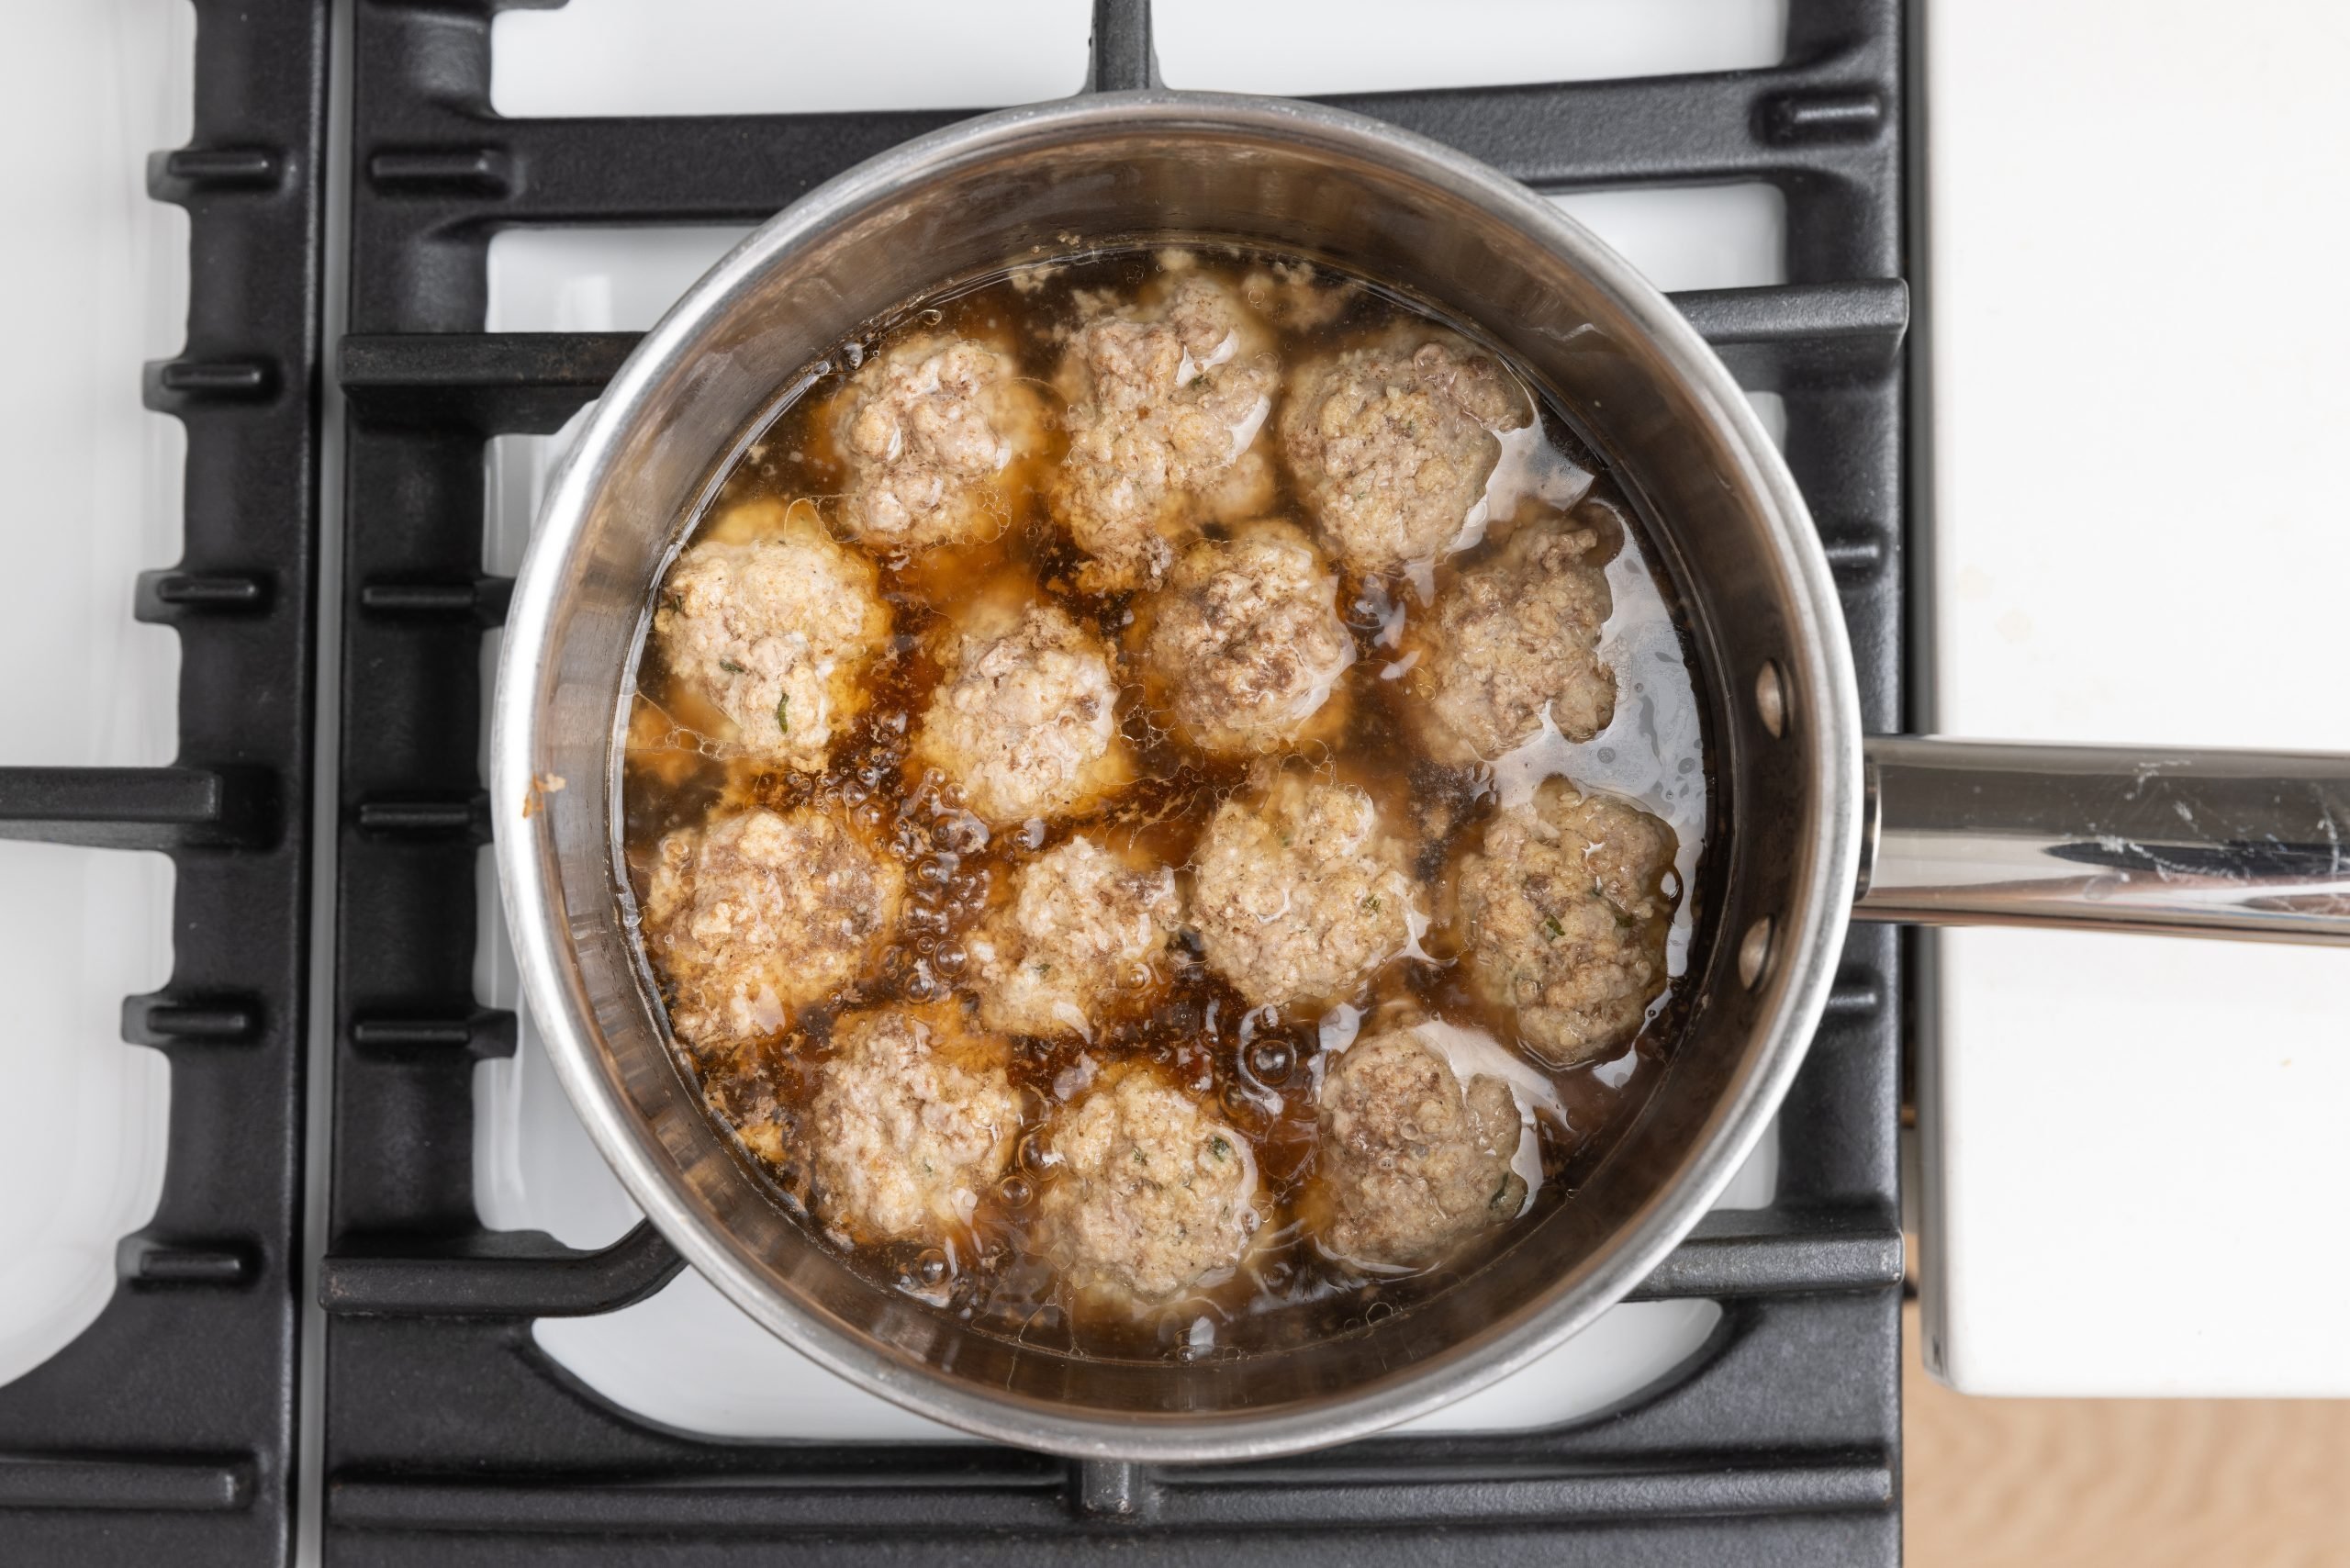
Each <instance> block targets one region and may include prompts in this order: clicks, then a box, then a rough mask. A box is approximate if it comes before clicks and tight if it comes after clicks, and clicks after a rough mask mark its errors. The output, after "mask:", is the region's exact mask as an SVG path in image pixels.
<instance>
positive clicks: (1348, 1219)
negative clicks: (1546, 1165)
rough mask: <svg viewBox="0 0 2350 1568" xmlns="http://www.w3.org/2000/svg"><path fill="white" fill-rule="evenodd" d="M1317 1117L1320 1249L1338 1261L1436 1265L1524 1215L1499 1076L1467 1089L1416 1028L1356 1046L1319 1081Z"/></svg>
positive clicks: (1514, 1134)
mask: <svg viewBox="0 0 2350 1568" xmlns="http://www.w3.org/2000/svg"><path fill="white" fill-rule="evenodd" d="M1321 1110H1322V1116H1321V1123H1322V1138H1321V1143H1320V1146H1319V1151H1318V1153H1317V1154H1316V1156H1315V1159H1316V1162H1317V1165H1318V1167H1319V1170H1320V1173H1321V1175H1320V1180H1321V1182H1322V1187H1323V1196H1324V1199H1325V1201H1326V1203H1327V1204H1329V1218H1328V1219H1327V1220H1326V1222H1325V1225H1324V1227H1323V1230H1322V1245H1323V1246H1324V1248H1325V1249H1327V1250H1328V1251H1329V1252H1330V1253H1331V1254H1332V1255H1333V1256H1335V1257H1337V1258H1341V1259H1344V1260H1348V1261H1349V1262H1354V1263H1359V1264H1365V1265H1368V1266H1371V1267H1372V1268H1409V1267H1413V1266H1416V1265H1420V1264H1426V1263H1430V1262H1434V1261H1435V1260H1437V1259H1438V1258H1439V1257H1441V1256H1442V1255H1443V1254H1444V1253H1446V1252H1448V1251H1449V1250H1451V1249H1453V1248H1454V1247H1457V1246H1458V1245H1460V1243H1461V1242H1462V1241H1465V1240H1466V1239H1468V1238H1470V1237H1472V1236H1473V1235H1475V1234H1476V1233H1477V1232H1479V1231H1481V1230H1484V1229H1487V1228H1489V1227H1490V1226H1496V1225H1500V1224H1502V1223H1503V1222H1505V1221H1507V1220H1512V1219H1515V1218H1516V1217H1517V1215H1518V1213H1519V1211H1520V1210H1521V1209H1522V1208H1523V1207H1524V1206H1525V1203H1526V1181H1525V1178H1523V1177H1521V1176H1520V1175H1519V1174H1518V1173H1517V1172H1516V1170H1513V1169H1512V1168H1511V1165H1512V1161H1513V1160H1514V1159H1516V1156H1517V1149H1518V1143H1519V1140H1520V1137H1521V1136H1522V1134H1523V1132H1524V1130H1525V1127H1524V1117H1523V1116H1522V1114H1520V1112H1519V1110H1518V1104H1517V1097H1516V1094H1514V1093H1513V1092H1511V1090H1510V1086H1509V1085H1508V1084H1507V1083H1506V1082H1505V1081H1502V1080H1501V1079H1498V1078H1491V1077H1486V1076H1483V1075H1478V1076H1474V1077H1472V1078H1471V1079H1470V1080H1469V1081H1468V1083H1467V1084H1466V1085H1463V1084H1462V1083H1461V1081H1460V1079H1459V1078H1457V1077H1455V1076H1454V1074H1453V1070H1452V1066H1451V1064H1450V1063H1449V1062H1448V1061H1447V1060H1446V1059H1445V1058H1444V1056H1443V1055H1442V1054H1441V1053H1440V1052H1438V1050H1436V1049H1435V1048H1434V1047H1431V1046H1430V1045H1428V1044H1427V1042H1426V1041H1424V1040H1422V1039H1421V1037H1420V1036H1419V1035H1418V1034H1416V1032H1414V1031H1413V1030H1411V1029H1396V1030H1393V1031H1392V1032H1389V1033H1384V1034H1379V1035H1374V1036H1371V1037H1369V1038H1367V1039H1361V1040H1358V1041H1356V1042H1355V1043H1354V1044H1353V1045H1352V1046H1349V1047H1348V1048H1347V1049H1346V1051H1345V1052H1344V1053H1342V1054H1341V1055H1340V1056H1339V1058H1338V1059H1337V1065H1336V1066H1334V1067H1332V1068H1331V1069H1330V1070H1329V1073H1328V1075H1327V1076H1326V1077H1325V1078H1324V1079H1323V1081H1322V1095H1321Z"/></svg>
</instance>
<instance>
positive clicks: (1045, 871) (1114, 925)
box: [969, 838, 1181, 1039]
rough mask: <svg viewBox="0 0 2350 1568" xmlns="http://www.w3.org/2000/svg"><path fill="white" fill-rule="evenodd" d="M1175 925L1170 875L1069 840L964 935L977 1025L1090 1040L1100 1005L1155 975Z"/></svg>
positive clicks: (1033, 865) (1139, 989)
mask: <svg viewBox="0 0 2350 1568" xmlns="http://www.w3.org/2000/svg"><path fill="white" fill-rule="evenodd" d="M1179 924H1181V904H1180V901H1178V899H1177V898H1176V896H1175V873H1174V872H1173V871H1171V870H1169V869H1168V868H1166V867H1164V866H1158V865H1143V866H1137V865H1134V864H1130V863H1129V862H1127V861H1125V860H1123V859H1121V858H1119V857H1117V856H1114V855H1113V854H1111V853H1110V852H1109V851H1107V850H1105V849H1102V848H1101V847H1100V846H1097V845H1095V844H1094V843H1093V842H1092V840H1091V839H1087V838H1072V839H1070V840H1069V842H1068V843H1067V844H1064V845H1062V846H1060V847H1058V848H1057V849H1054V850H1051V851H1049V852H1048V853H1046V854H1045V855H1042V856H1040V857H1037V858H1036V859H1035V860H1033V861H1031V862H1030V863H1029V864H1028V865H1026V866H1024V867H1023V868H1021V869H1020V872H1019V874H1018V876H1017V877H1016V878H1015V879H1013V891H1012V902H1010V903H1008V904H1006V905H1005V906H1004V907H1003V908H1002V909H1000V910H998V911H997V912H996V913H994V914H993V915H992V916H991V917H990V919H989V920H988V922H987V924H984V925H982V926H981V927H980V928H979V931H978V932H976V933H974V934H973V935H972V936H971V938H970V942H969V948H970V955H971V964H972V969H973V974H974V978H975V979H976V980H977V981H978V986H979V1018H980V1021H981V1022H983V1023H984V1024H986V1025H987V1026H988V1027H989V1028H990V1029H1002V1030H1004V1031H1005V1032H1007V1033H1010V1034H1015V1035H1041V1036H1054V1035H1078V1036H1084V1037H1086V1038H1088V1039H1091V1037H1092V1035H1093V1022H1094V1020H1095V1019H1096V1018H1097V1017H1098V1016H1099V1015H1100V1014H1101V1013H1102V1009H1103V1007H1104V1004H1105V1003H1107V1002H1109V1001H1110V1000H1111V999H1113V997H1115V996H1117V995H1119V994H1120V993H1124V994H1125V995H1126V996H1128V997H1133V996H1136V995H1139V994H1141V993H1143V992H1144V991H1147V990H1148V989H1150V988H1151V987H1153V986H1154V985H1156V984H1157V983H1158V981H1159V980H1162V979H1163V978H1164V974H1163V970H1161V969H1159V968H1158V959H1159V958H1160V956H1161V955H1162V954H1163V953H1164V952H1165V951H1166V947H1167V944H1168V942H1169V939H1170V938H1171V937H1172V936H1173V935H1174V934H1175V930H1176V928H1177V926H1178V925H1179Z"/></svg>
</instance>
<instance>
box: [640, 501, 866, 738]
mask: <svg viewBox="0 0 2350 1568" xmlns="http://www.w3.org/2000/svg"><path fill="white" fill-rule="evenodd" d="M762 510H766V509H762ZM772 527H773V529H774V532H770V533H768V534H767V536H765V537H761V538H755V539H750V540H745V541H742V542H739V543H722V542H720V541H718V540H714V539H708V540H704V541H702V542H701V543H698V544H696V545H694V546H693V547H692V548H690V549H688V551H686V553H685V554H682V555H680V556H679V557H678V558H677V566H675V567H674V568H673V569H672V570H671V571H670V574H669V578H668V581H667V582H666V584H664V585H663V588H662V590H661V604H660V608H659V609H658V610H655V612H654V617H653V633H654V635H655V638H656V639H658V640H659V643H660V644H661V651H662V654H663V655H664V656H665V657H666V659H667V660H668V664H669V669H670V671H671V673H672V674H673V675H675V676H676V678H677V679H678V680H680V681H683V682H684V683H685V684H687V685H688V686H689V687H691V688H692V689H694V690H696V691H698V692H699V693H700V694H701V695H702V696H704V697H706V698H708V699H709V700H711V701H712V702H714V703H716V704H717V705H718V707H719V708H720V709H721V710H722V711H723V712H724V713H725V715H726V716H727V718H729V719H730V720H732V721H733V724H734V733H735V739H736V741H737V743H738V744H739V745H741V746H742V748H743V749H744V750H745V751H747V752H750V753H752V754H754V755H756V756H770V757H774V758H777V759H778V760H779V761H782V762H784V763H786V764H788V765H789V766H790V767H794V768H797V769H799V770H800V772H803V773H815V772H821V771H822V768H823V767H824V764H825V760H826V757H827V756H828V754H829V752H830V750H831V747H832V743H833V739H834V735H835V734H837V733H838V731H839V729H840V727H841V725H842V724H843V723H845V722H846V721H847V720H849V719H851V718H853V717H854V716H855V715H856V711H858V709H860V708H861V707H862V706H863V705H864V693H863V691H862V690H861V689H860V688H859V686H858V677H860V676H861V675H862V674H863V673H864V671H865V669H866V667H867V666H868V665H869V664H870V663H871V662H872V660H873V657H874V655H876V654H878V652H879V651H880V649H881V647H882V645H883V643H884V641H885V640H886V639H887V638H888V636H889V634H890V611H889V609H888V607H887V606H885V605H884V604H883V603H882V602H881V599H880V596H879V594H878V592H877V591H876V588H875V573H874V567H873V565H872V563H871V562H869V561H867V560H865V559H863V558H862V557H860V556H858V555H857V554H855V553H854V552H852V551H849V550H845V549H843V548H842V547H841V546H840V545H838V544H836V543H834V542H833V541H832V539H831V538H830V537H828V536H827V535H826V534H825V532H824V531H823V528H822V525H821V524H819V523H818V522H817V521H815V518H814V516H813V514H812V512H811V510H810V509H808V508H806V507H799V508H795V509H793V510H791V511H789V512H784V513H782V514H781V516H780V517H779V518H778V520H777V521H775V522H774V523H773V524H772Z"/></svg>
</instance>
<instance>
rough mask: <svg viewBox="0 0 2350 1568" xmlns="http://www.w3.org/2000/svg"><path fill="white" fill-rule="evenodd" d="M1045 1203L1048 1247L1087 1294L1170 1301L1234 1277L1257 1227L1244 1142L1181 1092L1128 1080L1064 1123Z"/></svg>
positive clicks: (1132, 1076)
mask: <svg viewBox="0 0 2350 1568" xmlns="http://www.w3.org/2000/svg"><path fill="white" fill-rule="evenodd" d="M1051 1151H1052V1154H1053V1155H1054V1157H1055V1158H1056V1159H1057V1163H1058V1165H1059V1167H1060V1170H1059V1174H1058V1177H1057V1180H1055V1181H1054V1182H1051V1183H1050V1184H1049V1185H1048V1186H1046V1189H1045V1192H1044V1195H1043V1197H1042V1198H1041V1199H1040V1200H1039V1201H1038V1202H1039V1210H1040V1217H1041V1219H1042V1221H1043V1225H1044V1231H1045V1238H1046V1249H1047V1251H1048V1253H1049V1255H1050V1256H1051V1258H1052V1260H1053V1261H1054V1262H1055V1263H1056V1264H1057V1266H1058V1267H1059V1268H1060V1270H1061V1271H1062V1273H1063V1275H1064V1277H1066V1278H1067V1279H1068V1280H1069V1282H1070V1283H1071V1284H1073V1285H1075V1286H1077V1287H1078V1288H1079V1289H1080V1290H1101V1289H1109V1290H1113V1291H1118V1292H1123V1293H1125V1294H1127V1295H1129V1296H1131V1297H1134V1298H1136V1300H1137V1302H1139V1303H1149V1302H1157V1301H1163V1300H1165V1299H1166V1298H1168V1297H1169V1296H1172V1295H1175V1294H1179V1293H1181V1292H1182V1291H1186V1290H1189V1289H1192V1288H1193V1287H1195V1286H1199V1285H1206V1284H1214V1283H1215V1282H1218V1281H1219V1280H1221V1279H1223V1278H1225V1277H1226V1276H1227V1275H1228V1274H1229V1273H1230V1271H1232V1269H1233V1268H1234V1267H1235V1266H1236V1265H1237V1263H1238V1262H1239V1261H1240V1260H1241V1258H1242V1257H1243V1256H1244V1255H1245V1254H1246V1253H1247V1251H1248V1244H1249V1241H1250V1239H1251V1238H1253V1237H1254V1236H1255V1234H1256V1231H1257V1226H1258V1222H1259V1215H1258V1212H1257V1208H1256V1197H1257V1166H1256V1160H1255V1159H1254V1157H1253V1156H1252V1155H1251V1154H1250V1152H1249V1148H1248V1142H1247V1141H1246V1140H1245V1139H1243V1138H1242V1137H1240V1135H1239V1134H1237V1133H1236V1132H1234V1131H1233V1130H1232V1129H1231V1128H1229V1127H1227V1126H1224V1125H1222V1124H1221V1123H1219V1122H1217V1121H1216V1120H1215V1119H1214V1117H1213V1116H1211V1115H1209V1114H1207V1112H1206V1111H1205V1110H1204V1109H1203V1108H1202V1107H1201V1105H1200V1103H1198V1102H1197V1101H1195V1100H1193V1099H1192V1097H1191V1096H1190V1095H1188V1094H1186V1093H1184V1092H1182V1091H1181V1090H1180V1089H1177V1088H1174V1087H1173V1086H1171V1085H1169V1084H1168V1083H1165V1082H1163V1081H1160V1080H1159V1079H1158V1078H1157V1077H1155V1076H1153V1075H1152V1074H1151V1073H1150V1072H1149V1071H1148V1070H1140V1069H1136V1070H1128V1071H1126V1072H1125V1073H1123V1074H1121V1075H1120V1076H1119V1077H1118V1078H1117V1079H1116V1081H1114V1082H1112V1083H1110V1084H1109V1085H1107V1086H1105V1087H1102V1088H1099V1089H1096V1090H1095V1091H1094V1092H1092V1093H1091V1094H1089V1095H1088V1096H1086V1098H1085V1099H1084V1100H1082V1101H1080V1103H1078V1104H1077V1105H1076V1106H1075V1107H1074V1108H1072V1109H1070V1110H1069V1111H1067V1112H1065V1113H1064V1114H1063V1115H1062V1118H1061V1120H1060V1122H1059V1124H1058V1126H1056V1127H1055V1128H1054V1129H1053V1132H1052V1135H1051Z"/></svg>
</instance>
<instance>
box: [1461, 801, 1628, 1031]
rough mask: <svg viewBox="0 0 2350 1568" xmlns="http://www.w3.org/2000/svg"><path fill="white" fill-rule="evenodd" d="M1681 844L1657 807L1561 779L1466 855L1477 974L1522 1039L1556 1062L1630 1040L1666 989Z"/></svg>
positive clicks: (1465, 889)
mask: <svg viewBox="0 0 2350 1568" xmlns="http://www.w3.org/2000/svg"><path fill="white" fill-rule="evenodd" d="M1672 864H1673V830H1672V829H1670V828H1668V827H1667V826H1665V824H1664V823H1662V822H1660V821H1658V820H1657V819H1656V818H1655V817H1652V816H1651V815H1650V814H1649V813H1648V812H1643V811H1641V810H1639V808H1638V807H1636V806H1629V805H1626V804H1624V803H1623V802H1622V801H1613V800H1608V799H1606V798H1605V797H1603V796H1598V795H1586V794H1584V793H1583V792H1582V791H1581V790H1577V789H1576V788H1575V787H1574V786H1573V785H1572V784H1570V783H1568V782H1567V781H1566V780H1565V779H1563V778H1551V779H1549V780H1546V781H1545V782H1544V783H1543V785H1542V787H1541V788H1540V789H1539V790H1536V791H1535V795H1534V799H1533V800H1532V801H1530V802H1528V803H1527V804H1525V805H1521V806H1515V807H1512V808H1510V809H1508V810H1505V811H1504V812H1501V814H1500V815H1498V816H1496V817H1495V818H1494V820H1493V822H1492V823H1489V824H1488V825H1487V827H1486V829H1485V835H1484V840H1483V845H1482V846H1480V847H1479V849H1478V850H1477V851H1476V852H1474V853H1472V854H1471V855H1469V856H1467V857H1464V858H1463V860H1462V861H1461V865H1460V880H1459V882H1458V884H1457V898H1458V902H1459V906H1460V908H1459V913H1460V919H1461V923H1462V925H1463V928H1464V930H1465V934H1466V939H1467V958H1468V963H1469V980H1470V983H1471V984H1472V986H1473V987H1474V988H1475V989H1476V990H1477V991H1478V992H1479V993H1480V994H1481V995H1483V996H1484V997H1485V998H1487V999H1488V1000H1489V1001H1491V1002H1494V1003H1496V1004H1497V1005H1500V1006H1504V1007H1513V1008H1516V1010H1517V1028H1518V1034H1519V1036H1520V1037H1521V1038H1522V1039H1523V1041H1524V1042H1525V1044H1526V1045H1527V1047H1529V1048H1530V1049H1532V1050H1533V1051H1534V1052H1535V1054H1536V1055H1538V1056H1539V1057H1541V1058H1543V1059H1544V1060H1545V1061H1547V1062H1549V1063H1550V1065H1551V1066H1553V1067H1572V1066H1574V1065H1576V1064H1577V1063H1580V1062H1586V1061H1590V1060H1592V1059H1593V1058H1595V1057H1597V1056H1599V1055H1600V1054H1601V1053H1603V1052H1605V1051H1608V1050H1611V1049H1613V1048H1615V1047H1617V1046H1620V1045H1622V1044H1623V1043H1624V1042H1625V1041H1627V1040H1628V1039H1630V1038H1631V1037H1632V1036H1634V1035H1635V1034H1637V1033H1638V1032H1639V1027H1640V1024H1641V1022H1642V1020H1643V1019H1644V1018H1645V1017H1646V1015H1647V1013H1648V1005H1649V1003H1650V1002H1652V1001H1654V1000H1655V999H1656V997H1657V996H1658V995H1659V993H1661V992H1662V991H1663V990H1664V984H1665V972H1664V938H1665V929H1666V926H1667V925H1668V924H1669V923H1670V921H1671V918H1672V914H1673V900H1672V899H1670V898H1668V897H1666V896H1665V894H1664V893H1663V891H1662V881H1663V877H1664V873H1665V871H1666V869H1667V868H1669V867H1671V865H1672Z"/></svg>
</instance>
